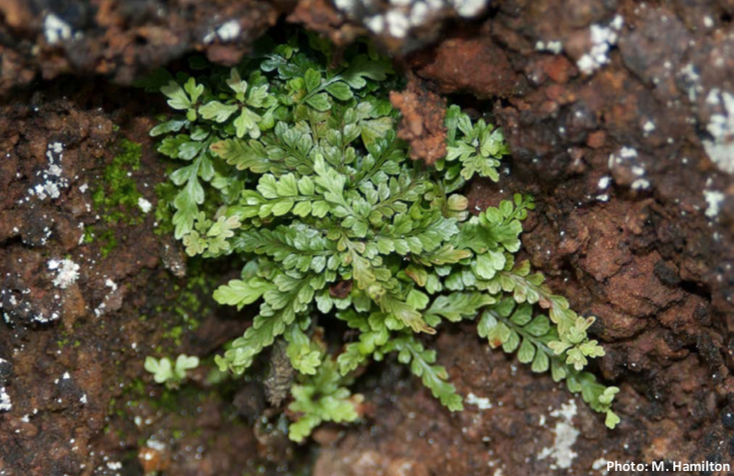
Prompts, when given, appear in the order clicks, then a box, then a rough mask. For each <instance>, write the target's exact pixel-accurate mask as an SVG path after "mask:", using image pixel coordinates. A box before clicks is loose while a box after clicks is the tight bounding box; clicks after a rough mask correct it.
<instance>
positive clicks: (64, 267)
mask: <svg viewBox="0 0 734 476" xmlns="http://www.w3.org/2000/svg"><path fill="white" fill-rule="evenodd" d="M47 266H48V269H49V270H50V271H52V272H54V273H55V274H56V277H55V278H54V279H53V281H52V282H53V285H54V286H56V287H57V288H61V289H66V288H68V287H69V286H71V285H72V284H74V283H75V282H76V280H77V279H78V278H79V265H78V264H76V263H75V262H73V261H72V260H70V259H64V260H61V261H58V260H55V259H52V260H49V262H48V263H47Z"/></svg>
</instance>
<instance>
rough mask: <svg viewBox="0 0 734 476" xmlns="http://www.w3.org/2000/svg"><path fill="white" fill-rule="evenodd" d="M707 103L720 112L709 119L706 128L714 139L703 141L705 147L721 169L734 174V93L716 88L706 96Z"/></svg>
mask: <svg viewBox="0 0 734 476" xmlns="http://www.w3.org/2000/svg"><path fill="white" fill-rule="evenodd" d="M706 104H708V105H709V106H713V107H716V108H718V109H719V112H718V113H716V114H712V115H711V117H710V119H709V123H708V125H707V126H706V130H707V131H708V133H709V134H711V137H712V140H705V141H703V147H704V149H705V150H706V154H707V155H708V156H709V158H710V159H711V161H712V162H714V163H715V164H716V165H717V167H719V169H721V170H722V171H724V172H726V173H729V174H734V95H733V94H731V93H730V92H728V91H720V90H719V89H718V88H714V89H712V90H711V91H710V92H709V94H708V95H707V96H706Z"/></svg>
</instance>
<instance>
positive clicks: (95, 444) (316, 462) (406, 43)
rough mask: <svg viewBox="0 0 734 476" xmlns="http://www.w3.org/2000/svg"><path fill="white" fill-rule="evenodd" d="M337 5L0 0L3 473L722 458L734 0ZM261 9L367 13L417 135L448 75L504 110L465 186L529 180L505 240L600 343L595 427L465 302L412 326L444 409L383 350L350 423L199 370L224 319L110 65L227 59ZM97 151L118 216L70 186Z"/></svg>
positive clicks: (260, 25) (425, 127) (238, 328)
mask: <svg viewBox="0 0 734 476" xmlns="http://www.w3.org/2000/svg"><path fill="white" fill-rule="evenodd" d="M335 4H336V5H337V6H334V5H333V4H332V3H331V2H329V1H327V0H302V1H300V2H295V1H285V0H284V1H280V2H268V1H265V0H259V1H258V0H240V1H229V0H228V1H209V2H205V1H201V0H174V1H168V2H163V1H160V0H134V1H132V0H128V1H122V0H93V1H91V0H84V1H71V0H68V1H56V0H54V1H51V0H33V1H25V0H5V1H0V94H1V95H2V96H1V97H2V99H1V100H0V104H1V105H0V131H1V133H0V156H1V157H0V190H1V192H0V276H1V277H0V302H1V303H2V311H3V313H4V315H5V316H6V318H5V319H6V323H0V410H4V411H2V413H0V475H3V476H5V475H8V476H10V475H12V476H15V475H44V476H48V475H52V476H63V475H85V476H87V475H117V474H124V475H131V476H132V475H140V474H143V473H144V472H151V471H160V472H161V474H171V475H176V476H186V475H202V476H210V475H211V476H228V475H240V474H262V473H264V474H309V472H311V471H312V474H314V475H317V476H331V475H334V476H336V475H339V476H351V475H354V476H366V475H370V476H371V475H377V474H384V475H388V476H398V475H401V476H409V475H412V476H424V475H462V476H464V475H466V476H468V475H493V476H515V475H518V476H523V475H529V474H537V475H552V474H553V475H563V474H584V475H586V474H589V475H602V474H622V473H614V472H613V471H612V472H609V473H607V472H606V465H605V463H606V461H608V460H609V461H614V460H617V461H627V460H630V461H651V460H669V461H695V462H700V461H702V460H708V461H712V462H729V463H734V378H733V377H732V374H731V372H732V370H733V369H734V340H732V332H734V303H733V302H732V300H733V299H734V270H733V269H732V263H733V262H734V180H732V174H733V173H734V145H732V144H734V142H732V141H734V83H733V82H732V78H734V74H733V73H734V54H733V53H734V24H732V19H733V18H734V3H732V2H731V1H728V0H720V1H707V0H668V1H665V2H645V3H641V2H633V1H625V0H621V1H614V0H567V1H563V2H562V1H559V0H533V1H524V0H506V1H494V2H491V3H490V2H482V1H469V0H464V1H459V0H455V1H448V0H447V1H446V2H424V1H419V0H416V1H413V2H392V3H390V2H367V1H357V0H354V1H344V0H341V1H337V2H335ZM433 5H435V7H434V6H433ZM285 22H291V23H297V24H302V25H304V26H305V27H306V28H309V29H311V30H315V31H318V32H320V33H322V34H324V35H327V36H329V37H330V38H331V39H332V40H333V41H335V42H337V43H346V42H349V41H351V40H352V39H353V38H355V37H357V36H359V35H363V34H368V35H371V36H373V37H374V38H375V40H376V41H377V43H378V44H379V45H380V46H381V47H382V48H384V49H385V50H386V51H389V52H391V53H392V54H393V55H394V57H395V61H396V65H397V66H398V67H399V68H401V69H402V70H403V71H404V72H405V73H406V74H407V75H408V77H409V78H410V85H409V89H408V92H407V93H404V94H402V95H395V96H394V98H393V100H394V102H395V103H396V105H397V106H398V107H400V109H401V111H402V112H403V113H404V115H405V117H406V120H405V123H404V125H403V126H402V130H401V131H400V133H401V136H402V137H405V138H406V139H407V140H410V141H411V142H412V143H413V146H414V150H415V151H417V152H416V154H417V155H419V156H420V157H418V158H422V159H424V160H427V161H431V160H432V157H431V151H432V150H434V149H435V147H436V144H440V143H442V142H443V137H442V135H441V134H442V131H441V128H440V127H437V126H436V124H440V122H441V118H440V112H439V111H440V110H441V108H442V107H443V106H442V104H443V101H445V98H446V97H449V98H452V100H454V101H457V102H459V103H460V104H462V105H463V106H464V107H466V108H471V109H473V110H474V111H475V113H476V114H480V113H484V114H489V115H490V116H491V117H492V118H493V120H494V121H495V122H496V123H497V124H499V125H500V126H502V128H503V129H504V131H505V135H506V137H507V139H508V142H509V145H510V148H511V150H512V159H511V161H508V164H509V165H508V167H509V169H508V172H509V178H507V179H505V181H504V182H503V183H502V185H501V186H500V187H498V186H496V185H494V184H492V183H489V182H486V183H485V182H481V181H477V182H475V183H473V184H472V187H471V191H470V194H469V197H470V199H471V202H472V208H474V207H477V209H482V208H483V207H485V206H487V205H491V204H495V203H497V201H498V200H499V199H500V198H502V197H505V196H507V195H508V194H510V193H512V192H515V191H523V192H530V193H532V194H534V195H535V197H536V200H537V202H538V208H537V210H536V212H535V213H534V214H533V215H532V216H531V218H530V219H529V220H528V221H527V223H526V233H525V234H524V236H523V243H524V249H525V253H526V254H527V257H528V258H530V260H531V262H532V263H533V265H534V266H535V267H536V268H538V269H540V270H542V271H543V272H545V273H546V275H548V276H549V277H550V283H551V286H552V287H553V289H554V290H555V291H556V292H558V293H561V294H564V295H566V296H568V297H569V299H570V301H571V302H572V304H573V306H574V308H575V309H577V310H578V311H579V312H580V313H582V314H587V315H595V316H598V320H597V323H596V324H595V326H594V327H593V328H592V331H593V332H592V333H593V334H594V335H595V336H597V338H599V339H600V340H601V341H603V342H604V344H605V348H606V349H607V355H606V356H605V357H604V358H602V359H600V362H599V365H598V372H597V373H598V374H600V375H601V376H603V377H604V379H605V380H606V381H607V382H609V383H613V384H614V385H617V386H619V387H620V388H621V392H620V394H619V395H618V403H617V405H616V407H615V408H616V411H617V413H618V414H619V415H620V416H621V417H622V423H621V424H620V426H619V427H618V429H617V430H614V431H609V430H606V429H605V428H604V426H603V422H602V421H601V420H600V419H599V418H598V417H597V416H596V415H593V414H592V413H591V412H590V410H589V409H588V408H587V407H586V406H585V405H584V404H583V403H582V402H581V401H580V399H578V398H576V399H574V398H571V396H570V395H569V394H568V393H567V392H566V390H565V388H563V386H561V385H558V384H554V383H553V381H552V380H551V379H550V377H549V376H538V375H535V374H532V373H531V372H530V371H529V370H528V369H526V368H524V367H523V366H521V365H519V364H517V363H516V362H515V361H514V360H513V359H512V358H510V357H507V356H505V355H503V354H501V353H499V352H491V351H490V350H488V349H487V347H486V345H483V344H481V343H480V342H479V340H477V339H476V337H474V336H475V331H474V329H473V328H472V327H471V326H468V327H463V328H457V329H455V330H454V331H453V333H444V334H443V335H442V336H441V337H440V338H438V339H437V340H436V342H435V343H434V344H435V346H436V347H437V349H438V350H439V357H440V360H441V361H442V363H443V364H444V365H445V366H446V367H447V368H448V370H449V373H450V374H451V377H452V380H453V381H454V382H455V383H456V384H457V387H458V389H459V391H460V392H461V393H462V394H463V395H468V396H469V401H470V402H473V403H469V404H467V405H466V406H467V410H466V411H464V412H462V413H458V414H450V413H448V412H447V411H445V410H444V409H443V408H442V407H441V406H440V405H439V404H438V402H436V401H435V400H434V399H433V398H432V397H431V396H430V395H429V394H428V393H427V392H426V391H425V390H424V389H422V388H421V387H420V385H418V384H417V383H416V382H415V380H414V379H412V378H408V376H407V375H405V374H404V373H403V372H404V371H403V370H401V369H400V368H399V367H398V366H395V365H392V364H391V363H390V362H387V363H386V364H385V365H384V366H383V367H382V368H381V369H380V370H381V371H380V372H374V373H373V374H370V375H368V376H366V378H365V381H364V382H363V383H362V384H361V385H362V388H361V389H360V390H361V391H362V393H364V394H365V396H366V398H367V400H368V401H369V402H371V404H372V408H371V410H370V412H369V414H368V417H367V418H366V421H365V422H364V423H362V424H361V425H357V426H353V427H349V428H346V429H345V428H342V427H328V426H327V427H323V428H322V429H320V430H318V431H317V433H316V434H315V435H314V442H313V443H312V444H311V445H310V446H296V445H294V444H292V443H290V442H289V441H288V440H287V438H284V437H283V435H282V433H281V432H279V430H278V426H279V419H278V416H277V415H276V414H274V413H273V412H271V411H269V410H268V409H266V408H265V404H264V400H263V396H262V389H261V387H260V384H259V383H257V382H248V381H242V380H233V381H231V382H225V383H219V384H218V387H217V388H225V389H226V391H224V392H221V391H216V392H215V391H213V390H212V386H213V385H214V382H213V380H212V379H213V377H212V374H210V373H209V372H208V369H211V368H213V365H212V364H211V361H210V359H208V358H206V356H211V355H212V354H213V353H214V351H215V350H216V349H217V348H218V347H219V346H220V345H221V344H223V343H224V342H226V341H227V340H229V339H230V338H232V337H234V336H236V335H238V334H241V333H242V331H243V329H244V328H245V327H246V326H247V325H248V324H247V320H243V319H241V318H239V319H238V318H237V316H234V315H230V314H228V313H227V312H226V311H224V310H222V309H220V308H216V307H214V306H213V305H212V303H211V301H209V299H208V297H207V296H208V295H209V294H210V291H211V288H212V287H213V286H216V285H217V282H210V281H208V280H207V279H206V278H204V277H203V276H204V273H202V272H201V271H202V269H201V264H199V263H196V262H194V263H184V261H183V259H182V257H181V253H180V251H179V250H178V248H177V247H176V244H175V243H173V242H172V241H170V239H169V238H168V237H167V234H166V233H156V227H155V226H154V225H155V223H156V221H157V219H158V218H157V217H156V215H155V208H154V207H155V204H156V191H155V187H156V185H157V184H159V183H160V182H161V181H162V180H163V179H164V175H165V166H164V165H163V163H162V162H161V161H160V160H159V158H158V157H157V156H156V153H155V149H154V144H153V143H152V142H151V141H150V139H149V138H148V137H147V131H148V130H149V129H150V127H151V125H152V124H153V123H154V121H155V115H156V114H157V113H158V112H159V111H160V110H162V109H163V107H162V104H159V103H156V99H152V97H151V96H149V95H147V94H146V93H145V92H144V91H142V90H140V89H136V88H134V87H132V84H133V82H134V81H135V80H136V79H139V78H141V77H143V76H144V75H145V74H146V73H147V72H149V71H150V70H151V69H153V68H155V67H157V66H161V65H169V66H170V65H175V63H176V62H177V61H179V60H180V59H181V58H183V57H185V55H187V54H190V53H192V52H200V53H202V54H204V55H206V56H207V57H208V58H209V59H210V60H212V61H216V62H220V63H226V64H231V63H234V62H236V61H237V60H238V59H239V58H241V56H242V55H244V54H246V53H247V51H248V46H249V45H250V44H251V42H252V41H253V40H254V39H255V38H257V37H258V36H260V35H261V34H263V33H264V32H266V31H267V30H268V29H269V28H271V27H276V28H277V27H279V26H281V25H283V24H284V23H285ZM125 138H126V139H129V140H132V141H135V142H138V143H140V144H141V145H142V149H141V157H140V165H139V167H135V166H134V165H129V164H128V165H127V166H126V168H122V169H120V168H119V167H118V168H117V169H116V168H115V167H116V165H115V164H116V162H115V157H118V156H119V155H120V151H121V147H122V145H121V144H123V143H124V142H123V139H125ZM118 169H119V170H122V171H123V173H122V176H123V178H120V177H118V176H116V177H117V178H118V179H119V180H123V179H124V177H128V176H127V173H128V172H129V174H130V175H129V177H128V178H129V179H131V180H129V181H128V182H126V183H128V185H129V186H132V187H134V188H136V190H137V193H138V195H139V196H140V197H141V198H142V199H143V201H139V202H138V203H133V204H117V205H116V208H115V209H116V210H118V211H119V210H122V211H124V215H125V217H124V218H119V217H118V219H117V220H110V219H109V212H110V207H108V208H105V209H104V210H100V209H99V207H98V206H97V204H98V201H96V200H95V193H98V190H99V189H100V187H104V185H103V182H105V180H109V175H108V174H109V173H111V172H110V171H111V170H112V171H114V170H118ZM119 170H118V171H119ZM123 181H124V180H123ZM130 183H132V185H130ZM106 193H108V194H109V193H110V190H106ZM147 202H150V204H151V206H152V207H153V208H152V209H151V210H148V207H147V206H146V203H147ZM146 210H147V212H146ZM187 267H188V269H185V268H187ZM224 278H225V277H224V276H223V277H222V279H224ZM160 349H164V350H167V351H170V353H171V354H174V353H178V352H185V353H188V354H193V355H200V356H204V357H205V358H204V363H203V365H202V366H201V370H200V371H198V372H197V373H196V375H194V379H193V380H194V382H193V383H192V384H190V385H188V386H186V387H185V388H184V389H183V390H181V391H177V392H170V391H167V390H164V389H163V388H162V387H161V386H157V385H154V384H153V383H152V381H151V378H150V376H149V375H148V374H147V372H145V371H144V370H143V360H144V357H145V356H146V355H149V354H151V353H153V352H154V351H156V350H160ZM624 474H629V473H624ZM666 474H675V473H674V472H672V471H670V472H668V473H666ZM681 474H690V473H681ZM701 474H709V473H701Z"/></svg>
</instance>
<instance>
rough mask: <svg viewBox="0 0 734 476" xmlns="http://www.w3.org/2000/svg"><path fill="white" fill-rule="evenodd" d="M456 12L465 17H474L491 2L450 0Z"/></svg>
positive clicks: (482, 0)
mask: <svg viewBox="0 0 734 476" xmlns="http://www.w3.org/2000/svg"><path fill="white" fill-rule="evenodd" d="M449 3H452V4H453V6H454V9H456V13H458V14H459V16H461V17H464V18H473V17H476V16H477V15H479V14H480V13H482V11H483V10H484V9H485V8H486V6H487V4H488V3H489V1H488V0H449Z"/></svg>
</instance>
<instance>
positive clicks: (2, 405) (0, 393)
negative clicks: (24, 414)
mask: <svg viewBox="0 0 734 476" xmlns="http://www.w3.org/2000/svg"><path fill="white" fill-rule="evenodd" d="M12 409H13V403H12V402H11V401H10V395H8V391H7V390H6V389H5V387H4V386H0V412H9V411H10V410H12Z"/></svg>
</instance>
